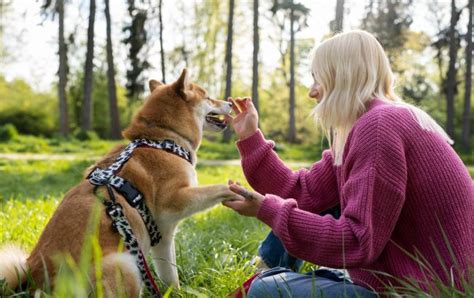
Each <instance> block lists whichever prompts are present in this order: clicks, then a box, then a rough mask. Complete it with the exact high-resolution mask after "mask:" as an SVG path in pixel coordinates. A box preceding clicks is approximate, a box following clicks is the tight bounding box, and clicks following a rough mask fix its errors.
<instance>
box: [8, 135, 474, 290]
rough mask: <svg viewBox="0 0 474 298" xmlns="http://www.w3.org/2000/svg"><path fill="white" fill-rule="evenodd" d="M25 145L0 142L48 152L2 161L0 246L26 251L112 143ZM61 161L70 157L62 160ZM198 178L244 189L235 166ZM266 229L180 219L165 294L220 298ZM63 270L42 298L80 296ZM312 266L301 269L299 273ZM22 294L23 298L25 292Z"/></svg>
mask: <svg viewBox="0 0 474 298" xmlns="http://www.w3.org/2000/svg"><path fill="white" fill-rule="evenodd" d="M29 141H30V143H28V142H26V141H25V139H23V140H22V141H21V142H19V141H16V142H12V143H5V144H4V145H5V146H3V147H2V149H1V150H2V151H3V152H4V153H13V152H23V153H25V152H27V151H26V150H21V148H27V147H29V148H37V149H38V148H39V149H38V150H30V151H31V152H30V153H44V152H46V153H47V154H48V155H46V157H43V158H44V159H42V160H29V159H23V157H24V155H17V156H16V157H17V159H6V158H4V159H0V203H1V204H0V227H1V228H0V246H2V245H4V244H6V243H14V244H16V245H19V246H20V247H22V248H23V249H25V250H26V251H30V250H31V249H32V248H33V246H34V244H35V243H36V241H37V239H38V237H39V236H40V233H41V231H42V230H43V228H44V226H45V225H46V223H47V222H48V220H49V218H50V217H51V216H52V214H53V212H54V211H55V209H56V207H57V205H58V204H59V202H60V201H61V199H62V197H63V195H64V193H65V192H66V191H67V190H68V189H69V188H70V187H72V186H73V185H75V184H76V183H78V182H79V181H81V179H83V175H84V172H85V170H86V168H87V167H88V166H89V165H91V164H92V163H93V159H94V158H96V157H97V156H100V155H101V154H104V153H105V152H106V151H107V150H108V149H109V148H111V147H112V146H113V145H116V144H117V142H106V141H98V142H96V143H94V142H92V141H90V142H78V143H74V142H71V143H68V142H65V141H51V140H42V139H39V138H38V139H30V140H29ZM38 143H41V144H40V145H38ZM213 146H214V147H213ZM201 149H202V150H201V151H200V154H199V156H200V158H201V159H206V158H211V159H216V158H217V159H218V158H222V159H233V158H238V152H237V150H236V148H235V145H234V144H229V145H222V144H220V145H219V146H216V145H214V144H212V143H211V142H205V143H204V144H203V147H202V148H201ZM320 150H321V148H311V147H310V146H287V145H284V146H283V145H281V146H279V152H280V154H281V156H282V157H283V159H285V160H293V161H307V162H308V163H309V160H311V158H313V159H316V158H317V155H318V154H320ZM20 154H21V153H20ZM48 156H55V158H54V159H49V158H48ZM58 156H59V157H58ZM61 156H64V157H68V158H70V157H71V156H72V157H74V158H73V159H69V160H67V159H61V158H60V157H61ZM295 157H296V158H295ZM469 170H470V173H471V176H474V167H473V166H469ZM197 172H198V180H199V183H200V184H201V185H206V184H214V183H226V181H227V180H228V179H233V180H238V181H241V182H242V183H244V184H246V182H245V179H244V175H243V173H242V171H241V168H240V167H239V166H237V165H217V166H216V165H213V166H198V167H197ZM246 185H247V184H246ZM268 231H269V228H268V227H267V226H265V225H264V224H262V223H260V222H259V221H258V220H256V219H254V218H248V217H242V216H239V215H238V214H236V213H234V212H233V211H231V210H229V209H227V208H225V207H223V206H221V205H219V206H216V207H214V208H212V209H210V210H208V211H205V212H202V213H199V214H196V215H194V216H192V217H190V218H188V219H186V220H184V221H183V222H181V224H180V225H179V229H178V233H177V237H176V251H177V265H178V270H179V275H180V281H181V289H179V290H176V289H170V290H169V291H168V292H166V295H165V296H173V297H224V296H226V294H228V293H229V292H231V291H232V290H233V289H235V288H236V287H238V286H239V284H241V283H242V282H243V281H245V280H246V279H247V278H248V277H249V276H250V275H251V274H252V272H253V270H254V268H253V267H252V265H251V264H250V263H249V261H250V260H251V259H252V257H253V256H254V255H255V253H256V250H257V247H258V244H259V241H260V240H261V239H263V237H265V235H266V233H268ZM68 266H69V267H71V268H72V269H71V270H72V271H67V270H65V271H64V273H63V274H62V275H61V276H60V277H58V278H60V280H61V285H62V286H61V287H59V288H57V289H56V290H55V292H52V291H50V290H45V291H42V292H40V297H51V296H54V297H70V296H71V295H74V296H77V297H79V296H81V295H82V294H81V293H84V288H85V287H86V285H87V282H84V283H80V282H75V281H76V280H78V278H79V280H81V279H86V277H85V276H86V275H85V274H84V272H86V271H84V270H82V269H83V268H82V267H80V266H79V265H78V264H71V263H68ZM312 266H313V265H312V264H306V265H305V268H306V269H310V268H312ZM81 268H82V269H81ZM68 272H69V273H68ZM71 272H74V274H73V273H71ZM162 289H163V290H165V289H164V287H162ZM20 296H24V297H27V295H26V292H23V293H20ZM98 296H100V295H98Z"/></svg>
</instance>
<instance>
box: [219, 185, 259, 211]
mask: <svg viewBox="0 0 474 298" xmlns="http://www.w3.org/2000/svg"><path fill="white" fill-rule="evenodd" d="M229 189H230V190H231V191H233V192H235V193H236V194H237V195H239V198H238V199H235V200H228V201H224V202H222V204H223V205H224V206H226V207H229V208H231V209H233V210H234V211H236V212H237V213H239V214H240V215H244V216H253V217H255V216H257V213H258V210H260V206H261V205H262V202H263V200H264V199H265V197H264V196H262V195H261V194H259V193H258V192H255V191H251V190H248V189H246V188H245V187H243V186H242V185H240V184H238V183H234V182H233V181H232V180H229Z"/></svg>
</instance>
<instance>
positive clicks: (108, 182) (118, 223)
mask: <svg viewBox="0 0 474 298" xmlns="http://www.w3.org/2000/svg"><path fill="white" fill-rule="evenodd" d="M139 146H147V147H151V148H156V149H162V150H166V151H168V152H171V153H174V154H176V155H178V156H180V157H182V158H184V159H186V160H187V161H188V162H190V163H191V164H192V158H191V154H190V152H189V151H187V150H186V149H184V148H183V147H181V146H179V145H178V144H176V143H175V142H174V141H172V140H164V141H158V142H154V141H151V140H146V139H139V140H134V141H133V142H131V143H130V144H128V145H127V147H125V149H124V150H123V151H122V152H121V153H120V154H119V156H118V157H117V159H116V160H115V161H114V163H113V164H112V165H110V166H109V167H107V168H106V169H100V168H96V169H94V170H93V171H92V172H91V173H90V174H89V176H88V177H87V179H88V180H89V182H90V183H91V184H93V185H95V186H96V188H97V187H98V186H106V187H107V192H108V194H109V197H110V200H104V201H103V203H104V205H105V206H106V212H107V214H108V215H109V217H110V218H111V219H112V226H113V227H114V228H115V229H116V230H117V232H118V233H119V234H120V236H121V237H122V238H123V240H124V243H125V246H126V247H127V249H128V250H129V251H130V254H131V255H132V256H133V257H134V258H135V262H136V264H137V267H138V269H139V271H140V275H141V277H142V280H143V282H144V283H145V286H146V288H147V289H148V291H149V292H150V293H151V294H153V295H154V296H157V297H161V293H160V291H159V289H158V286H157V285H156V283H155V280H154V279H153V276H152V275H151V272H150V270H149V268H148V264H147V262H146V258H145V256H144V255H143V252H142V251H141V249H140V246H139V244H138V241H137V238H136V237H135V235H134V234H133V230H132V227H131V226H130V224H129V222H128V220H127V217H126V216H125V214H124V213H123V211H122V210H123V208H122V206H121V205H120V204H119V203H117V202H116V199H115V195H114V192H113V190H112V188H114V189H115V190H117V191H118V192H119V193H120V194H122V195H123V196H124V198H125V199H126V200H127V202H128V204H130V206H132V207H134V208H135V209H136V210H137V211H138V213H139V214H140V216H141V218H142V219H143V222H144V223H145V226H146V228H147V230H148V233H149V235H150V242H151V246H155V245H156V244H158V242H159V241H160V239H161V235H160V232H159V230H158V226H157V225H156V223H155V221H154V219H153V216H152V215H151V212H150V210H149V209H148V207H147V206H146V204H145V200H144V199H143V195H142V194H141V193H140V191H139V190H138V189H136V188H135V187H134V186H133V185H132V184H131V183H130V182H128V181H127V180H125V179H123V178H122V177H119V176H116V175H115V173H116V172H117V171H118V170H120V168H122V166H123V165H124V164H125V163H126V162H127V161H128V160H129V159H130V157H131V155H132V153H133V150H134V149H136V148H137V147H139Z"/></svg>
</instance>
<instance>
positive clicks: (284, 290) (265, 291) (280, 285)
mask: <svg viewBox="0 0 474 298" xmlns="http://www.w3.org/2000/svg"><path fill="white" fill-rule="evenodd" d="M292 274H297V273H294V272H292V271H291V270H288V269H287V268H282V267H277V268H273V269H271V270H268V271H266V272H264V273H263V274H262V275H261V276H260V277H258V278H256V279H255V280H254V281H253V282H252V284H251V286H250V289H249V292H248V295H247V297H287V296H288V295H286V294H290V296H291V289H290V288H289V287H288V285H289V281H290V279H291V277H290V276H288V275H292Z"/></svg>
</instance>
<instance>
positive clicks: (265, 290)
mask: <svg viewBox="0 0 474 298" xmlns="http://www.w3.org/2000/svg"><path fill="white" fill-rule="evenodd" d="M320 273H323V274H320ZM321 275H324V276H321ZM330 276H331V273H330V272H329V271H328V270H325V271H320V272H318V270H316V271H313V272H309V273H306V274H301V273H295V272H292V271H291V270H288V269H286V268H273V269H271V270H268V271H266V272H265V273H263V274H262V275H261V276H260V277H258V278H257V279H255V280H254V281H253V282H252V285H251V287H250V289H249V292H248V295H247V297H249V298H253V297H259V298H260V297H272V298H273V297H350V298H352V297H361V298H366V297H378V296H377V294H375V293H373V292H372V291H370V290H368V289H366V288H364V287H361V286H358V285H355V284H353V283H352V282H350V281H349V280H346V279H343V278H338V277H335V278H328V277H330Z"/></svg>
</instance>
